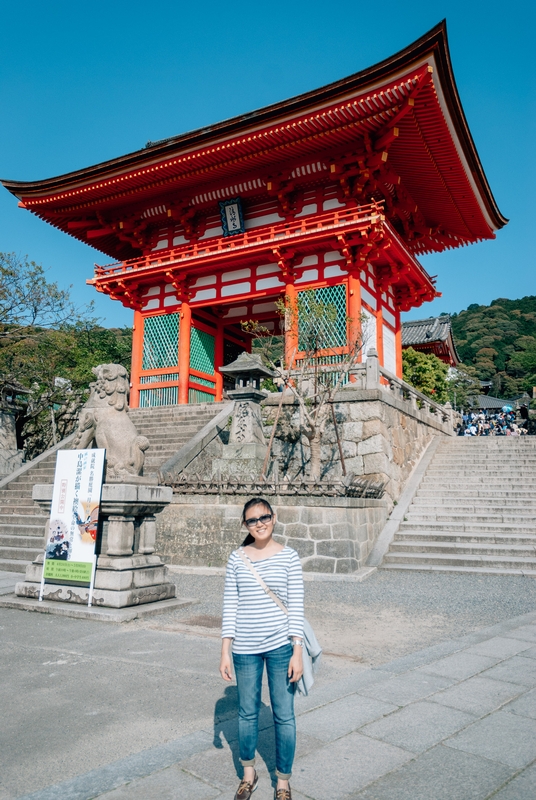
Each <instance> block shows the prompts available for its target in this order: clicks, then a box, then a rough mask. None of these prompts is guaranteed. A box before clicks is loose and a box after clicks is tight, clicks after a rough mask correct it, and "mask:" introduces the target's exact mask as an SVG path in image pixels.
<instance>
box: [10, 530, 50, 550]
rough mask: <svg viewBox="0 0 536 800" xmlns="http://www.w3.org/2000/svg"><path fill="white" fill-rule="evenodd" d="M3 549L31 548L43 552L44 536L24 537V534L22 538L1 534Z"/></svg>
mask: <svg viewBox="0 0 536 800" xmlns="http://www.w3.org/2000/svg"><path fill="white" fill-rule="evenodd" d="M2 547H30V548H37V549H38V550H43V548H44V538H43V534H41V536H24V535H22V534H21V535H20V536H9V535H6V534H3V533H0V548H2Z"/></svg>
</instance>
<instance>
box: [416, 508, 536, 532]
mask: <svg viewBox="0 0 536 800" xmlns="http://www.w3.org/2000/svg"><path fill="white" fill-rule="evenodd" d="M406 516H407V518H408V520H409V521H410V522H412V521H415V522H428V521H431V522H437V523H440V524H443V522H463V521H464V520H466V519H467V514H457V513H454V512H453V513H445V512H439V513H438V512H436V513H432V512H429V513H427V512H425V511H422V510H417V509H415V510H413V511H412V510H411V509H410V510H409V511H408V513H407V515H406ZM469 520H470V522H471V523H479V522H482V523H486V524H487V523H493V524H496V523H499V522H503V523H510V524H511V525H517V524H521V525H530V524H532V525H533V527H534V530H536V517H535V516H534V514H533V513H531V512H530V511H529V512H527V513H526V514H521V513H519V512H518V513H516V514H471V515H470V517H469Z"/></svg>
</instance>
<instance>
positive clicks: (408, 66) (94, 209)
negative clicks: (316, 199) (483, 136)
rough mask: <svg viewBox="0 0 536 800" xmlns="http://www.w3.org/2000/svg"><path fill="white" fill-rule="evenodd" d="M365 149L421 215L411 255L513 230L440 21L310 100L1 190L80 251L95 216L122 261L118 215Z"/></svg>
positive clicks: (106, 248)
mask: <svg viewBox="0 0 536 800" xmlns="http://www.w3.org/2000/svg"><path fill="white" fill-rule="evenodd" d="M395 126H396V127H395ZM358 142H360V143H361V144H362V145H363V143H365V144H364V145H363V146H365V145H366V146H367V147H368V148H369V149H370V143H371V142H372V146H373V148H374V147H375V148H376V149H378V150H379V151H381V148H382V147H384V144H385V151H386V152H387V150H388V155H389V160H388V164H389V169H390V170H391V173H392V178H391V180H392V181H393V182H395V181H396V180H401V181H402V184H403V187H404V189H405V190H406V191H407V193H409V197H410V198H412V199H411V202H414V203H415V204H416V208H418V209H419V213H420V214H421V222H422V224H421V229H422V230H421V232H420V233H419V236H422V237H423V238H422V240H421V241H419V240H418V239H417V238H415V239H414V241H413V244H412V247H413V250H414V252H416V253H418V252H428V251H430V250H433V249H437V250H441V249H444V248H445V247H455V246H458V245H461V244H466V243H468V242H473V241H477V240H479V239H484V238H493V235H494V234H493V231H494V230H496V229H498V228H501V227H502V226H503V225H505V224H506V222H507V219H506V218H505V217H504V216H503V215H502V214H501V212H500V211H499V208H498V206H497V203H496V202H495V199H494V197H493V194H492V192H491V189H490V186H489V184H488V181H487V179H486V176H485V173H484V170H483V168H482V164H481V162H480V159H479V156H478V153H477V150H476V147H475V144H474V142H473V139H472V136H471V133H470V131H469V127H468V125H467V120H466V118H465V114H464V112H463V108H462V105H461V102H460V98H459V95H458V91H457V88H456V83H455V79H454V74H453V70H452V64H451V60H450V54H449V50H448V43H447V34H446V24H445V22H444V21H443V22H441V23H440V24H438V25H437V26H436V27H435V28H433V29H432V30H431V31H429V32H428V33H426V34H425V35H424V36H422V37H421V38H420V39H418V40H417V41H416V42H414V43H413V44H411V45H409V46H408V47H406V48H405V49H403V50H401V51H400V52H398V53H396V54H395V55H393V56H391V57H390V58H388V59H385V60H384V61H381V62H380V63H378V64H376V65H374V66H372V67H369V68H368V69H365V70H362V71H361V72H358V73H355V74H354V75H351V76H349V77H347V78H343V79H342V80H339V81H336V82H334V83H331V84H329V85H327V86H324V87H321V88H319V89H315V90H314V91H311V92H307V93H305V94H301V95H298V96H297V97H293V98H290V99H288V100H285V101H282V102H280V103H275V104H272V105H269V106H267V107H265V108H261V109H258V110H256V111H253V112H251V113H249V114H243V115H240V116H237V117H234V118H232V119H228V120H224V121H222V122H219V123H217V124H215V125H212V126H208V127H204V128H200V129H198V130H195V131H191V132H188V133H184V134H181V135H179V136H176V137H172V138H170V139H165V140H163V141H160V142H154V143H149V145H148V146H147V147H145V148H143V149H142V150H138V151H136V152H134V153H129V154H127V155H124V156H121V157H119V158H115V159H112V160H110V161H106V162H103V163H101V164H96V165H94V166H90V167H86V168H84V169H81V170H76V171H74V172H70V173H67V174H65V175H59V176H57V177H53V178H48V179H45V180H40V181H32V182H20V181H13V180H4V181H2V183H3V185H4V186H5V187H6V188H7V189H8V190H9V191H10V192H12V193H13V194H14V195H16V196H17V197H18V198H19V199H20V200H21V204H22V205H23V206H24V207H26V208H28V209H29V210H30V211H32V212H33V213H35V214H37V215H38V216H40V217H41V218H42V219H44V220H46V221H47V222H49V223H50V224H52V225H54V226H56V227H58V228H60V229H61V230H64V231H65V232H66V233H69V234H70V235H72V236H75V237H76V238H79V239H81V240H82V241H86V242H87V241H88V238H90V237H88V236H87V233H88V230H90V229H91V228H92V227H93V228H95V224H96V222H95V221H96V220H97V218H98V219H99V224H100V225H101V226H104V227H103V229H102V236H101V235H100V234H99V236H100V238H99V240H98V242H95V239H94V237H93V236H91V244H92V245H93V246H97V247H98V249H100V250H102V251H103V252H105V253H107V254H109V255H111V256H113V257H118V256H119V257H123V256H124V254H122V251H121V247H123V248H124V244H121V242H120V241H119V240H118V236H117V231H114V230H113V229H110V231H109V232H107V230H106V223H107V222H109V219H110V218H112V217H113V216H114V213H115V212H117V210H118V209H121V211H122V213H123V212H124V211H125V210H127V211H128V212H129V213H130V212H132V213H137V214H140V213H147V209H150V210H151V211H152V209H151V206H153V207H156V208H157V211H156V212H155V214H156V215H158V213H160V212H159V211H158V209H160V208H161V209H163V212H164V213H165V210H166V201H167V199H168V198H171V197H175V198H176V197H177V195H178V196H180V197H183V198H185V199H186V198H187V199H189V200H191V197H192V194H195V193H200V196H203V191H204V190H206V188H207V187H214V186H217V185H218V183H220V184H222V185H223V183H226V184H227V185H229V183H231V182H232V181H233V180H242V179H244V178H245V179H248V178H252V177H253V176H259V175H261V176H262V175H265V177H266V176H267V175H268V173H269V172H270V170H273V169H274V168H279V167H280V166H281V164H284V163H285V160H286V161H287V162H288V163H289V164H293V163H307V161H311V160H312V159H319V160H318V164H319V165H320V166H319V167H318V168H319V169H322V168H324V169H326V170H328V172H329V169H330V164H331V167H333V164H332V162H333V160H334V158H333V155H334V154H335V155H336V154H337V153H340V152H343V151H344V150H345V148H346V150H348V148H349V147H353V148H354V149H355V148H356V144H357V143H358ZM332 171H333V170H332ZM386 180H387V182H388V183H389V180H390V178H389V175H387V178H386ZM246 182H247V180H246ZM388 188H389V187H388ZM390 189H391V190H392V186H391V187H390ZM156 203H158V204H159V205H158V206H155V204H156ZM99 215H100V216H99ZM103 219H104V220H105V221H104V222H103V221H102V220H103ZM86 223H87V224H86ZM423 231H424V233H423ZM127 257H128V256H127Z"/></svg>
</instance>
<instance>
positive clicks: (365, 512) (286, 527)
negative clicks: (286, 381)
mask: <svg viewBox="0 0 536 800" xmlns="http://www.w3.org/2000/svg"><path fill="white" fill-rule="evenodd" d="M369 362H371V364H374V359H371V358H369V359H368V360H367V374H366V378H367V381H369V378H370V375H369V372H372V370H371V369H369V367H370V364H369ZM376 362H377V359H376ZM376 366H377V364H376ZM376 372H377V370H376ZM381 380H385V377H384V376H383V375H382V378H381V379H380V378H378V377H377V376H373V380H372V381H369V383H370V384H372V385H370V386H369V385H368V384H364V383H362V384H361V385H356V384H349V385H348V386H347V387H344V388H343V389H341V390H340V391H339V392H338V394H337V396H336V397H335V402H334V403H333V410H334V413H335V420H336V428H337V431H338V435H339V440H340V443H341V447H342V451H343V457H344V461H345V467H346V473H347V475H349V474H350V473H353V474H354V475H355V476H359V477H361V478H363V479H365V480H371V481H374V482H381V483H383V484H384V485H385V494H384V497H383V499H382V500H361V499H356V498H348V497H337V498H327V497H315V496H309V497H296V496H288V495H282V496H280V497H277V498H274V499H273V502H274V505H275V507H276V508H277V510H278V515H279V522H278V524H277V529H276V531H275V534H276V536H277V537H278V538H279V540H280V541H281V542H284V543H288V544H289V546H291V547H293V548H294V549H296V550H297V551H298V553H299V554H300V558H301V560H302V563H303V567H304V569H305V570H307V571H316V572H339V573H342V572H353V571H354V570H356V569H359V568H360V567H361V566H363V565H364V563H365V561H366V559H367V556H368V554H369V552H370V551H371V549H372V547H373V545H374V542H375V541H376V538H377V537H378V535H379V533H380V531H381V530H382V528H383V525H384V524H385V521H386V520H387V517H388V515H389V513H390V511H391V510H392V508H393V504H394V503H395V502H396V501H397V500H398V498H399V497H400V495H401V493H402V490H403V488H404V485H405V483H406V481H407V479H408V477H409V475H410V473H411V471H412V470H413V468H414V466H415V465H416V463H417V462H418V460H419V458H420V456H421V455H422V453H423V451H424V449H425V448H426V446H427V445H428V444H429V442H430V440H431V439H432V437H434V436H448V435H452V434H453V429H452V414H451V412H450V410H448V409H441V407H439V406H437V405H434V404H431V403H430V401H429V399H427V398H425V397H424V396H423V395H419V394H418V393H416V392H415V391H414V390H411V387H408V386H407V384H404V383H403V382H401V381H400V380H399V379H397V378H396V377H395V378H393V380H392V381H391V382H390V384H389V385H387V383H386V384H382V383H381ZM391 384H392V385H391ZM281 400H282V403H283V405H282V413H281V416H280V419H279V422H278V425H277V428H276V432H275V438H274V442H273V447H272V452H271V459H270V471H272V472H273V470H274V469H275V468H276V466H277V470H278V475H279V479H281V478H284V477H285V476H286V477H287V478H288V480H289V481H290V482H291V483H292V482H293V481H294V480H295V479H299V478H303V477H304V476H306V475H307V470H308V462H309V445H308V442H307V440H306V439H305V437H302V436H301V434H300V431H299V413H300V411H299V407H298V405H297V403H296V402H295V400H294V397H293V395H292V393H291V392H288V394H287V393H285V395H284V396H283V398H282V397H281V395H280V394H277V393H274V394H272V395H270V396H269V397H268V398H267V399H266V400H265V401H264V402H263V420H264V435H265V439H266V441H268V440H269V438H270V434H271V432H272V429H273V422H274V419H275V416H276V414H277V407H278V405H279V403H280V401H281ZM336 428H335V425H334V424H333V421H332V416H331V410H330V416H329V421H328V424H327V426H326V429H325V431H324V436H323V441H322V446H321V455H322V478H327V479H329V478H334V477H338V476H340V475H341V474H342V465H341V459H340V454H339V446H338V444H337V434H336ZM226 441H227V439H226V431H220V434H219V435H218V436H217V437H216V438H214V439H213V440H212V441H211V442H210V444H209V445H208V446H207V447H206V448H204V450H201V451H200V452H199V453H198V454H197V455H196V456H195V458H194V459H193V460H192V461H191V462H190V463H189V464H188V467H187V468H186V474H187V475H189V476H190V478H195V476H199V477H203V478H206V479H209V478H214V476H215V475H217V474H219V470H218V468H217V465H218V461H219V460H221V456H222V453H223V451H224V449H225V445H226ZM241 467H242V473H240V468H241ZM237 469H238V471H239V472H238V473H237V474H236V477H237V478H239V479H240V477H242V480H251V479H256V478H258V475H256V476H253V475H247V476H246V473H245V466H243V465H241V464H240V463H238V464H237ZM259 470H260V468H259ZM239 473H240V474H239ZM268 478H270V473H268ZM179 491H180V489H178V490H177V491H176V492H175V494H174V498H173V501H172V503H171V505H170V506H168V507H167V508H166V509H165V510H164V512H163V513H162V514H160V515H159V517H158V523H157V531H158V534H157V535H158V542H157V549H158V552H159V553H162V555H163V557H164V558H165V560H166V561H167V562H168V563H170V564H183V565H197V566H222V565H224V564H225V563H226V561H227V558H228V556H229V553H230V552H231V550H233V549H234V548H236V547H237V546H238V545H239V544H240V543H241V541H242V540H243V539H244V536H245V531H244V529H241V526H240V513H241V508H242V505H243V502H244V501H245V500H246V499H247V497H246V496H236V495H228V496H226V495H219V496H217V495H209V496H207V495H204V494H203V495H197V494H195V495H193V494H179V493H178V492H179ZM268 499H269V500H270V502H272V498H268Z"/></svg>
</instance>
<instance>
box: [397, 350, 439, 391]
mask: <svg viewBox="0 0 536 800" xmlns="http://www.w3.org/2000/svg"><path fill="white" fill-rule="evenodd" d="M402 368H403V377H404V380H405V381H406V383H409V384H410V385H411V386H414V387H415V389H418V390H419V392H422V393H423V394H425V395H426V396H427V397H430V398H431V399H432V400H435V402H436V403H446V401H447V399H448V389H447V374H448V370H449V368H448V366H447V364H445V363H443V361H441V359H439V358H438V357H437V356H435V355H434V354H433V353H430V354H426V353H420V352H418V351H417V350H414V349H413V347H408V348H407V349H405V350H403V351H402Z"/></svg>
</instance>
